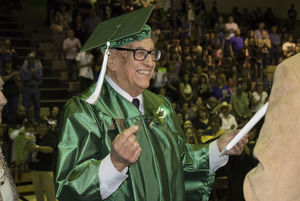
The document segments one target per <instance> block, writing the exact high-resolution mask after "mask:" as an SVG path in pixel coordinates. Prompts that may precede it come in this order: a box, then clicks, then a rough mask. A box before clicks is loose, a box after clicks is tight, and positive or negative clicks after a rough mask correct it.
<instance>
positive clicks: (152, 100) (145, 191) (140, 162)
mask: <svg viewBox="0 0 300 201" xmlns="http://www.w3.org/2000/svg"><path fill="white" fill-rule="evenodd" d="M151 11H152V7H147V8H144V9H140V10H137V11H134V12H131V13H128V14H126V15H124V16H122V17H117V18H114V19H112V20H111V21H108V22H103V23H104V24H105V23H106V24H108V27H115V28H116V29H115V30H112V31H110V32H111V35H110V34H108V38H109V39H108V40H110V42H111V45H110V49H109V52H110V54H109V57H108V61H107V72H106V76H105V80H104V83H103V86H102V91H101V93H100V96H101V97H100V98H97V99H95V101H94V102H92V103H91V102H90V101H89V100H90V96H91V95H92V94H94V91H95V90H96V91H97V90H98V86H99V85H98V84H99V83H101V82H100V81H98V84H97V86H92V87H90V88H89V89H88V90H86V91H84V92H83V93H82V94H81V95H79V96H76V97H73V98H72V99H71V100H69V101H68V103H67V104H66V106H65V108H64V112H63V115H62V119H63V120H62V121H61V125H60V136H61V138H60V142H59V145H58V149H59V151H58V165H57V177H56V182H57V187H56V190H57V192H56V195H57V197H58V199H59V200H89V201H93V200H124V201H125V200H128V201H129V200H130V201H132V200H135V201H153V200H161V201H170V200H172V201H183V200H185V199H188V200H208V199H209V193H210V186H211V184H212V182H213V180H214V174H213V172H214V171H215V170H216V169H217V168H218V167H220V166H222V165H224V164H226V161H227V159H228V156H225V157H219V156H218V154H219V150H221V149H222V148H223V147H224V146H225V145H226V144H227V143H228V141H229V140H230V139H231V138H232V136H233V134H232V133H231V134H227V135H224V137H222V138H220V139H219V140H218V141H215V142H213V143H211V144H210V145H204V146H201V147H200V146H193V145H190V144H186V143H185V140H184V133H183V131H182V128H181V127H180V124H179V123H178V120H177V116H176V113H175V112H174V110H173V109H172V106H171V103H170V102H169V101H168V100H167V99H166V98H165V97H163V96H159V95H156V94H154V93H152V92H150V91H148V90H147V88H148V87H149V84H150V79H151V76H152V74H153V72H154V68H155V61H157V60H158V59H159V58H160V52H159V51H158V50H155V47H154V43H153V41H152V39H151V38H150V36H151V28H150V27H149V26H148V25H145V24H144V23H145V21H146V20H147V18H148V17H149V15H150V13H151ZM145 13H146V14H145ZM116 21H117V22H116ZM141 21H142V23H140V22H141ZM138 24H139V25H138ZM102 25H103V24H102V23H101V24H100V25H99V26H98V27H97V29H96V30H95V32H94V34H92V36H91V37H90V39H89V40H88V41H87V43H86V45H84V47H83V49H84V50H87V49H90V48H93V47H96V46H101V48H102V49H104V48H105V46H103V44H105V42H104V43H103V41H98V40H99V35H98V34H99V33H100V32H99V30H102V31H104V30H105V31H106V35H107V31H108V30H106V29H105V27H103V26H102ZM132 25H134V26H132ZM135 26H140V29H139V31H137V32H135V31H132V29H134V27H135ZM106 28H107V27H106ZM129 29H130V30H131V31H130V32H131V34H128V30H129ZM118 33H123V34H122V35H121V36H120V35H119V37H118V39H115V40H114V37H113V36H116V35H118ZM95 34H96V35H95ZM103 35H105V33H104V32H103V34H102V36H101V37H103ZM106 40H107V39H105V40H104V41H106ZM107 44H108V43H107ZM107 51H108V48H107V47H106V51H105V57H104V63H105V60H106V58H107V57H106V56H107ZM103 69H105V66H102V70H103ZM101 75H102V72H101V73H100V76H99V79H101ZM96 97H97V96H96ZM87 100H88V101H87ZM246 141H247V139H243V141H241V142H240V143H239V144H238V145H237V146H236V147H234V149H233V150H230V151H229V153H228V154H239V153H240V152H241V151H242V148H243V145H244V144H245V143H246Z"/></svg>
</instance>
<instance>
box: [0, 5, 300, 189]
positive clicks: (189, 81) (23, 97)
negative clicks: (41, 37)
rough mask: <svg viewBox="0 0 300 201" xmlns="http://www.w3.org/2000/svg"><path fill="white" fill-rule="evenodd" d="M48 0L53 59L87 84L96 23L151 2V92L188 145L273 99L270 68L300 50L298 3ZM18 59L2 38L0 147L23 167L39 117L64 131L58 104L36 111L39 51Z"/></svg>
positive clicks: (97, 65)
mask: <svg viewBox="0 0 300 201" xmlns="http://www.w3.org/2000/svg"><path fill="white" fill-rule="evenodd" d="M47 2H48V4H47V19H46V22H45V23H46V26H49V27H50V29H51V31H52V33H51V34H52V39H53V47H54V49H53V54H54V58H53V60H62V61H64V62H65V64H66V66H67V71H68V81H69V82H76V81H79V82H80V90H81V91H82V90H84V89H85V88H87V87H88V86H89V85H91V84H92V83H94V82H95V81H96V80H97V78H98V74H99V72H100V69H101V63H102V53H101V51H100V49H99V48H95V49H94V50H92V51H86V52H82V53H79V50H80V49H81V47H82V44H84V42H85V41H86V40H87V38H88V36H89V35H90V34H91V33H92V32H93V30H94V29H95V27H96V26H97V24H98V23H99V22H101V21H103V20H106V19H109V18H111V17H114V16H118V15H120V14H122V13H126V12H128V11H130V10H134V9H137V8H140V7H143V6H148V5H151V4H155V8H154V12H153V13H152V16H151V17H150V20H149V21H150V23H149V24H150V25H151V27H152V38H153V40H154V42H155V44H156V48H157V49H159V50H161V51H162V58H161V59H160V61H159V62H157V65H156V69H155V72H154V74H153V77H152V81H151V86H150V90H152V91H154V92H157V93H159V94H162V95H164V96H166V97H168V98H169V100H170V101H171V102H172V103H173V107H174V109H175V111H176V113H177V115H178V121H179V122H180V123H181V125H182V127H183V129H184V131H185V134H186V139H187V142H189V143H192V144H206V143H209V142H211V141H212V140H214V139H216V138H218V137H219V136H220V135H222V134H223V133H224V132H226V131H230V130H236V129H239V128H241V127H242V126H243V125H244V124H245V123H246V122H247V121H248V120H249V119H250V118H251V117H252V115H253V114H254V113H255V112H256V111H257V110H258V109H259V108H260V107H262V106H263V105H264V104H265V103H266V102H267V101H268V96H269V94H270V90H271V87H272V79H273V72H274V66H276V65H277V64H278V63H280V62H281V61H282V60H284V59H286V58H288V57H290V56H292V55H295V54H297V53H299V52H300V37H299V36H297V35H296V32H295V25H296V18H297V11H296V9H295V5H293V4H292V5H291V7H290V9H289V10H288V11H287V19H286V20H282V19H278V18H277V17H276V16H275V15H274V14H273V12H272V8H268V9H266V10H262V9H261V8H257V9H256V10H253V11H249V10H248V9H247V8H238V7H233V9H232V12H231V13H229V14H224V13H220V12H219V11H218V9H217V8H218V6H217V2H216V1H213V3H212V4H213V5H212V8H211V10H207V9H206V5H205V3H204V2H203V1H200V0H198V1H196V0H189V1H182V9H181V10H176V11H174V10H172V7H171V4H162V3H161V1H133V0H132V1H130V0H124V1H117V0H110V1H85V0H78V1H72V0H51V1H50V0H48V1H47ZM166 2H168V1H166ZM16 57H18V53H17V52H16V51H15V50H14V48H13V47H12V46H11V42H10V40H9V39H7V40H4V41H1V43H0V73H1V76H2V79H3V81H4V85H3V93H4V95H5V96H6V98H7V99H8V104H7V105H6V106H5V108H4V123H6V124H7V129H6V131H7V135H6V138H5V139H4V145H3V146H4V152H5V153H6V158H7V159H8V162H9V164H11V167H12V168H13V172H14V173H15V174H18V172H21V171H23V170H27V169H28V168H29V167H30V165H29V164H30V163H32V161H34V160H35V159H36V157H37V155H36V152H35V151H34V150H33V149H28V150H30V153H31V154H30V157H29V156H28V154H27V152H24V151H23V150H24V149H23V148H24V147H26V146H28V145H30V144H36V142H37V139H36V136H37V134H38V133H39V132H40V130H41V128H40V124H39V123H38V122H40V120H41V119H42V121H43V120H46V121H47V122H48V124H47V128H48V130H49V131H48V130H47V132H51V133H53V134H54V136H55V138H57V137H58V136H57V124H58V121H59V120H58V117H59V110H60V108H58V107H53V108H52V109H51V112H50V116H47V117H42V118H40V103H39V102H40V92H39V85H40V84H41V82H42V79H43V73H42V69H43V65H42V62H43V61H42V59H39V58H38V57H37V52H36V51H32V52H30V53H29V54H28V57H27V58H26V59H25V60H24V63H23V65H22V66H17V65H16V62H15V60H16ZM20 103H22V104H20ZM31 105H33V114H32V115H30V108H31ZM34 122H36V123H34ZM44 123H45V122H44ZM42 124H43V122H42ZM261 125H262V122H260V124H259V125H257V126H256V127H255V129H254V130H253V131H251V133H250V142H249V144H248V146H246V149H245V155H247V157H250V158H251V160H252V162H250V165H249V163H248V165H249V166H253V164H255V162H253V161H254V159H253V158H252V150H253V147H254V144H255V140H256V138H257V137H258V134H259V130H260V127H261ZM38 141H39V142H40V140H38ZM49 146H50V145H49ZM51 146H53V145H51ZM54 149H55V148H54ZM53 153H55V150H53ZM30 161H31V162H30ZM53 167H54V165H53ZM246 168H249V167H246ZM51 170H54V169H51ZM19 175H20V174H19ZM241 192H242V191H241Z"/></svg>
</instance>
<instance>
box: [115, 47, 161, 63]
mask: <svg viewBox="0 0 300 201" xmlns="http://www.w3.org/2000/svg"><path fill="white" fill-rule="evenodd" d="M113 49H116V50H120V51H130V52H133V58H134V59H135V60H137V61H144V60H145V59H146V58H147V57H148V55H149V54H150V55H151V59H152V61H158V60H159V59H160V56H161V52H160V51H159V50H151V51H148V50H145V49H129V48H122V47H116V48H113Z"/></svg>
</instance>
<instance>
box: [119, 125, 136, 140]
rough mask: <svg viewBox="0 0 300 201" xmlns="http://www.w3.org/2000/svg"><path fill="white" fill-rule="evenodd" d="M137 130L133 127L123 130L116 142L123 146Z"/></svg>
mask: <svg viewBox="0 0 300 201" xmlns="http://www.w3.org/2000/svg"><path fill="white" fill-rule="evenodd" d="M137 130H138V126H136V125H134V126H131V127H129V128H128V129H125V130H124V131H123V132H122V133H120V134H119V136H118V142H119V143H120V144H123V143H124V142H125V141H126V140H127V139H128V138H129V137H130V136H132V135H133V134H134V133H135V132H136V131H137Z"/></svg>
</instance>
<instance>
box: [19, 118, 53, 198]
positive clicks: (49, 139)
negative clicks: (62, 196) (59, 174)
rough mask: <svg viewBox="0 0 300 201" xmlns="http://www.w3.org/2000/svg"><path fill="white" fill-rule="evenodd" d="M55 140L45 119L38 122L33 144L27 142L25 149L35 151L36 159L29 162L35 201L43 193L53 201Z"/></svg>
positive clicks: (42, 195)
mask: <svg viewBox="0 0 300 201" xmlns="http://www.w3.org/2000/svg"><path fill="white" fill-rule="evenodd" d="M56 147H57V140H56V137H55V135H54V134H53V133H52V132H51V130H50V126H49V124H48V121H47V120H44V119H42V120H41V121H40V122H39V126H38V134H37V136H36V143H35V144H28V145H26V146H25V150H26V151H29V152H35V151H37V152H38V153H37V156H36V159H35V160H33V161H31V162H30V163H29V169H30V170H31V173H32V182H33V186H34V192H35V195H36V198H37V201H43V200H44V193H45V195H46V197H47V200H48V201H55V200H56V198H55V190H54V165H55V152H56Z"/></svg>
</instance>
